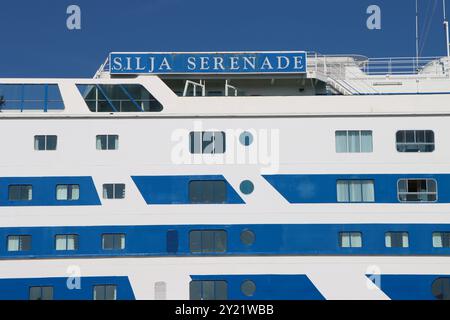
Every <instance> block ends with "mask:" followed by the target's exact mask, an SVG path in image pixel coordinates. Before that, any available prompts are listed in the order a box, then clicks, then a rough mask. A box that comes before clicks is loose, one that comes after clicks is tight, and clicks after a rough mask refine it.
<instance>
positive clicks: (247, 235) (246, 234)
mask: <svg viewBox="0 0 450 320" xmlns="http://www.w3.org/2000/svg"><path fill="white" fill-rule="evenodd" d="M241 242H242V244H245V245H246V246H251V245H252V244H253V243H254V242H255V233H254V232H253V231H251V230H248V229H246V230H244V231H242V232H241Z"/></svg>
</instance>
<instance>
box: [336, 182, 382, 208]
mask: <svg viewBox="0 0 450 320" xmlns="http://www.w3.org/2000/svg"><path fill="white" fill-rule="evenodd" d="M339 182H346V187H347V193H348V201H339V191H338V190H339V189H338V186H339ZM352 182H353V183H354V182H358V183H359V189H360V192H361V201H351V198H352V197H351V194H352V192H351V190H352V189H351V183H352ZM363 182H372V186H373V200H371V201H365V200H364V196H363V195H364V192H363V185H364V183H363ZM336 202H337V203H376V192H375V179H336Z"/></svg>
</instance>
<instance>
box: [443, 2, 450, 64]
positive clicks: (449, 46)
mask: <svg viewBox="0 0 450 320" xmlns="http://www.w3.org/2000/svg"><path fill="white" fill-rule="evenodd" d="M442 9H443V11H444V28H445V47H446V48H447V57H450V40H449V34H448V21H447V14H446V12H445V0H442Z"/></svg>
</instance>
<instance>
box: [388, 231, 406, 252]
mask: <svg viewBox="0 0 450 320" xmlns="http://www.w3.org/2000/svg"><path fill="white" fill-rule="evenodd" d="M399 233H400V234H401V236H402V245H401V246H400V247H398V246H393V245H392V234H399ZM388 234H390V235H391V246H390V247H388V246H387V237H388ZM404 234H406V239H407V240H406V241H407V242H406V244H407V245H406V246H404V245H403V244H404V243H403V235H404ZM384 246H385V248H389V249H408V248H409V232H408V231H386V232H385V233H384Z"/></svg>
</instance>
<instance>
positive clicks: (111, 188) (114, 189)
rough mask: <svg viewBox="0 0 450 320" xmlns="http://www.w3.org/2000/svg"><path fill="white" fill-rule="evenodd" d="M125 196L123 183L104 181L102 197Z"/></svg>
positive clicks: (114, 197) (119, 197) (116, 197)
mask: <svg viewBox="0 0 450 320" xmlns="http://www.w3.org/2000/svg"><path fill="white" fill-rule="evenodd" d="M123 198H125V184H123V183H105V184H104V185H103V199H123Z"/></svg>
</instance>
